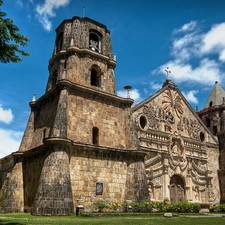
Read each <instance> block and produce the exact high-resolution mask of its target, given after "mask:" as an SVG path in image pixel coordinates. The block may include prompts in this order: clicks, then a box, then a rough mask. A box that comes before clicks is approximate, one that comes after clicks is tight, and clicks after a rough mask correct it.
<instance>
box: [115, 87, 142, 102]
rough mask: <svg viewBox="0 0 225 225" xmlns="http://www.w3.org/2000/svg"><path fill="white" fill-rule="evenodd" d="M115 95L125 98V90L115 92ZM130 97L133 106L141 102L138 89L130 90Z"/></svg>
mask: <svg viewBox="0 0 225 225" xmlns="http://www.w3.org/2000/svg"><path fill="white" fill-rule="evenodd" d="M117 95H118V96H120V97H122V98H127V90H119V91H117ZM130 97H131V98H132V99H134V102H135V104H137V103H138V102H140V101H141V100H142V98H141V96H140V93H139V90H138V89H131V90H130Z"/></svg>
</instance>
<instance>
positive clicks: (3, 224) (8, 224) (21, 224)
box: [0, 219, 23, 225]
mask: <svg viewBox="0 0 225 225" xmlns="http://www.w3.org/2000/svg"><path fill="white" fill-rule="evenodd" d="M0 224H2V225H23V223H17V222H15V223H14V222H7V221H4V220H1V219H0Z"/></svg>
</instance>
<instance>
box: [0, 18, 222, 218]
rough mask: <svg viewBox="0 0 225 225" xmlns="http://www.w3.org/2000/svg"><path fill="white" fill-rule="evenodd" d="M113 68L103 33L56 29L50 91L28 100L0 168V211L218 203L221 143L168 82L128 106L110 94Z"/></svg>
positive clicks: (79, 22)
mask: <svg viewBox="0 0 225 225" xmlns="http://www.w3.org/2000/svg"><path fill="white" fill-rule="evenodd" d="M115 67H116V61H115V57H114V56H112V46H111V40H110V32H109V30H107V28H106V26H105V25H103V24H101V23H98V22H96V21H93V20H91V19H89V18H86V17H85V18H79V17H73V18H72V19H69V20H64V21H63V22H62V23H61V24H60V25H59V27H58V28H57V29H56V41H55V48H54V51H53V56H52V58H51V59H50V60H49V79H48V82H47V87H46V92H45V94H44V95H43V96H41V97H40V98H39V99H35V98H33V100H32V102H30V108H31V113H30V117H29V120H28V123H27V127H26V130H25V132H24V136H23V139H22V142H21V145H20V148H19V150H18V151H17V152H13V153H12V154H11V155H9V156H6V157H4V158H3V159H1V160H0V198H1V199H0V203H1V204H0V208H1V211H4V212H19V211H31V212H32V213H33V214H34V215H70V214H72V213H73V212H74V211H75V209H76V207H77V206H78V205H79V200H81V199H82V205H83V206H84V208H85V210H86V211H90V210H92V208H91V207H92V204H93V202H95V201H98V200H103V201H111V202H118V203H123V202H126V201H129V202H140V201H162V200H163V199H165V198H169V200H170V201H171V203H176V202H179V201H189V202H199V203H207V204H216V203H219V201H220V189H219V179H218V175H217V173H218V170H219V169H220V168H219V162H218V157H219V147H218V146H219V145H218V141H217V138H216V137H215V136H214V135H213V134H211V132H210V129H208V128H207V126H205V125H204V123H203V122H202V120H200V118H199V117H198V115H197V114H196V113H195V112H194V111H193V110H192V108H191V107H190V105H189V103H188V102H187V101H186V100H185V98H184V97H183V95H182V94H181V92H180V91H179V89H178V88H177V86H176V85H175V84H174V83H173V82H172V81H171V80H170V79H169V78H168V79H167V80H166V82H165V83H164V84H163V87H162V89H161V90H159V91H158V92H157V93H155V94H154V95H153V96H150V97H149V98H148V99H146V100H144V101H143V102H141V103H139V104H138V105H135V106H134V107H132V105H133V100H132V99H130V98H129V97H127V98H122V97H119V96H117V95H116V84H115V75H114V68H115ZM223 171H224V170H223ZM221 173H222V172H221Z"/></svg>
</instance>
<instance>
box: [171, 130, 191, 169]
mask: <svg viewBox="0 0 225 225" xmlns="http://www.w3.org/2000/svg"><path fill="white" fill-rule="evenodd" d="M169 154H170V159H169V162H170V166H171V167H172V168H173V169H174V168H176V167H180V169H181V170H184V169H185V167H186V166H187V160H186V155H185V148H184V141H183V139H182V138H181V137H180V136H179V135H178V133H177V132H175V133H174V134H172V135H171V136H170V140H169Z"/></svg>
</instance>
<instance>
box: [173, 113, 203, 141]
mask: <svg viewBox="0 0 225 225" xmlns="http://www.w3.org/2000/svg"><path fill="white" fill-rule="evenodd" d="M177 130H178V131H180V132H181V131H184V130H187V132H188V134H189V136H190V138H194V139H197V140H200V137H199V132H200V130H201V125H200V123H199V122H198V121H197V120H193V119H187V118H186V117H184V116H182V115H181V116H180V121H179V122H178V124H177Z"/></svg>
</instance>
